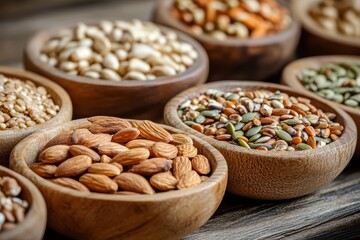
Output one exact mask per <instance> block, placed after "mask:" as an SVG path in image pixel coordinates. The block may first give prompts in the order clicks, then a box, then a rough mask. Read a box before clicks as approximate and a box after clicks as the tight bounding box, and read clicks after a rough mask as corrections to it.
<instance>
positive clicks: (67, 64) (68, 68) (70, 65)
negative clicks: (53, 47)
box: [59, 61, 77, 72]
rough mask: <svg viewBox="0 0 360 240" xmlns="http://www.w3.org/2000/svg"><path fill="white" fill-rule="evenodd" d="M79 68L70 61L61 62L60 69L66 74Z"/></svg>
mask: <svg viewBox="0 0 360 240" xmlns="http://www.w3.org/2000/svg"><path fill="white" fill-rule="evenodd" d="M76 67H77V64H76V63H74V62H70V61H65V62H61V63H60V66H59V68H60V69H61V70H64V71H66V72H68V71H72V70H74V69H75V68H76Z"/></svg>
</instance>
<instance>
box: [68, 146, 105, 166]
mask: <svg viewBox="0 0 360 240" xmlns="http://www.w3.org/2000/svg"><path fill="white" fill-rule="evenodd" d="M69 151H70V153H71V155H72V156H74V157H75V156H78V155H86V156H89V157H90V158H91V160H92V161H93V162H99V161H100V156H99V154H97V152H95V151H94V150H92V149H90V148H88V147H85V146H83V145H72V146H70V149H69Z"/></svg>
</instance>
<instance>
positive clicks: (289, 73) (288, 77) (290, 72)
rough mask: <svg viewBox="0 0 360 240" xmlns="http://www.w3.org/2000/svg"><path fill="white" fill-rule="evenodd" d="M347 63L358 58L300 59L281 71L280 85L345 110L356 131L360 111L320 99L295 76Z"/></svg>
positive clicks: (359, 143) (359, 126)
mask: <svg viewBox="0 0 360 240" xmlns="http://www.w3.org/2000/svg"><path fill="white" fill-rule="evenodd" d="M348 61H358V62H360V57H359V56H345V55H337V56H336V55H334V56H317V57H309V58H302V59H299V60H296V61H294V62H292V63H290V64H289V65H287V66H286V67H285V69H284V71H283V75H282V79H281V81H282V83H283V84H286V85H288V86H289V87H291V88H293V89H296V91H297V92H300V93H305V94H309V95H311V96H312V97H313V98H316V99H322V100H323V101H326V102H327V104H329V105H336V106H337V107H339V108H342V109H343V110H345V111H346V112H347V113H348V114H349V115H350V116H351V117H352V118H353V120H354V122H355V124H356V127H357V129H360V122H359V119H360V110H358V109H355V108H352V107H349V106H346V105H344V104H340V103H336V102H333V101H330V100H327V99H325V98H322V97H320V96H318V95H316V94H315V93H313V92H311V91H309V90H307V89H306V88H305V87H304V86H303V85H302V83H301V82H300V81H299V80H298V79H297V77H296V75H297V74H298V73H299V72H301V71H302V70H304V69H307V68H315V69H318V68H320V67H321V65H323V64H325V63H329V62H348ZM355 155H356V156H360V138H359V137H358V141H357V146H356V152H355Z"/></svg>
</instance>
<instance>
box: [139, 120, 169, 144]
mask: <svg viewBox="0 0 360 240" xmlns="http://www.w3.org/2000/svg"><path fill="white" fill-rule="evenodd" d="M139 130H140V134H141V136H143V137H144V138H146V139H148V140H151V141H155V142H165V143H168V142H171V141H173V137H172V135H171V134H170V133H169V132H168V131H166V130H165V129H163V128H162V127H161V126H160V125H158V124H156V123H154V122H152V121H148V120H145V121H143V122H142V123H141V124H140V126H139Z"/></svg>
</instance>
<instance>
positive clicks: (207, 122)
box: [203, 118, 215, 125]
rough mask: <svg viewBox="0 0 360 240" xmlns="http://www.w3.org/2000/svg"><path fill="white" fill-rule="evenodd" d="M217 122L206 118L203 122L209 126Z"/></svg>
mask: <svg viewBox="0 0 360 240" xmlns="http://www.w3.org/2000/svg"><path fill="white" fill-rule="evenodd" d="M214 122H215V119H213V118H205V121H204V122H203V124H204V125H209V124H212V123H214Z"/></svg>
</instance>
